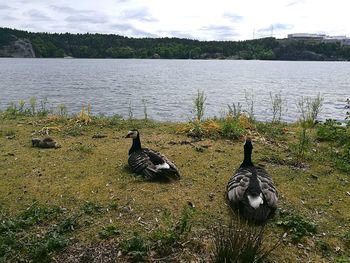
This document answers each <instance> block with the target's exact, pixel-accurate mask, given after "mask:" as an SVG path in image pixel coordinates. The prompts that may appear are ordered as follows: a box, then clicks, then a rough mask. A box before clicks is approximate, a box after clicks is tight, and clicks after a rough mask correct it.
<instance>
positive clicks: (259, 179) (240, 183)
mask: <svg viewBox="0 0 350 263" xmlns="http://www.w3.org/2000/svg"><path fill="white" fill-rule="evenodd" d="M252 151H253V144H252V141H251V139H249V138H247V139H246V140H245V143H244V160H243V162H242V164H241V165H240V167H239V168H238V170H237V171H236V172H235V174H234V175H233V176H232V177H231V178H230V180H229V182H228V184H227V198H228V201H229V205H230V206H231V207H232V208H236V209H237V208H238V210H239V213H240V215H241V216H242V217H244V218H245V219H247V220H248V221H250V222H255V223H263V222H265V221H266V220H267V219H268V218H269V217H271V216H272V215H273V214H274V212H275V210H276V208H277V201H278V192H277V190H276V187H275V185H274V183H273V181H272V179H271V177H270V176H269V175H268V173H267V172H266V171H265V170H264V169H263V168H260V167H256V166H254V164H253V163H252Z"/></svg>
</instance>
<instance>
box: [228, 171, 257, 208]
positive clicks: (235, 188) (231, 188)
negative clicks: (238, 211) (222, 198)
mask: <svg viewBox="0 0 350 263" xmlns="http://www.w3.org/2000/svg"><path fill="white" fill-rule="evenodd" d="M251 175H252V173H251V172H250V171H249V170H245V169H238V171H237V172H236V173H235V175H234V176H232V177H231V179H230V181H229V182H228V185H227V191H228V199H229V200H230V201H231V202H233V203H236V202H239V201H242V200H243V199H244V193H245V191H246V190H247V188H248V186H249V181H250V177H251Z"/></svg>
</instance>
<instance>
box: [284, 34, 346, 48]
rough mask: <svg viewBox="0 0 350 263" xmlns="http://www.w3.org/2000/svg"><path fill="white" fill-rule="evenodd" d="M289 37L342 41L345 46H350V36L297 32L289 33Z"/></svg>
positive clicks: (333, 41)
mask: <svg viewBox="0 0 350 263" xmlns="http://www.w3.org/2000/svg"><path fill="white" fill-rule="evenodd" d="M288 39H295V40H316V41H322V42H325V43H340V44H341V45H344V46H350V38H348V37H346V36H328V35H325V34H309V33H295V34H289V35H288Z"/></svg>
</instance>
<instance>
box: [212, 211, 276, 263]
mask: <svg viewBox="0 0 350 263" xmlns="http://www.w3.org/2000/svg"><path fill="white" fill-rule="evenodd" d="M214 233H215V234H214V244H215V245H214V250H213V258H212V261H213V262H217V263H220V262H227V263H254V262H264V261H265V260H266V259H267V257H268V255H269V254H270V253H271V252H272V251H273V250H275V249H276V248H277V247H278V246H279V245H280V242H279V241H276V242H275V243H274V244H272V245H270V246H267V245H266V244H265V243H266V240H265V239H266V236H265V229H264V226H251V225H249V224H248V223H246V222H242V221H241V220H240V219H239V218H236V219H235V220H232V221H231V222H230V224H229V226H225V225H221V226H219V227H218V228H217V229H216V230H215V231H214Z"/></svg>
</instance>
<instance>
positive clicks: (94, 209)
mask: <svg viewBox="0 0 350 263" xmlns="http://www.w3.org/2000/svg"><path fill="white" fill-rule="evenodd" d="M102 209H103V207H102V206H100V205H97V204H94V203H92V202H86V203H85V204H84V205H83V207H82V210H83V212H84V213H85V214H87V215H94V214H100V213H102Z"/></svg>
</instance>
